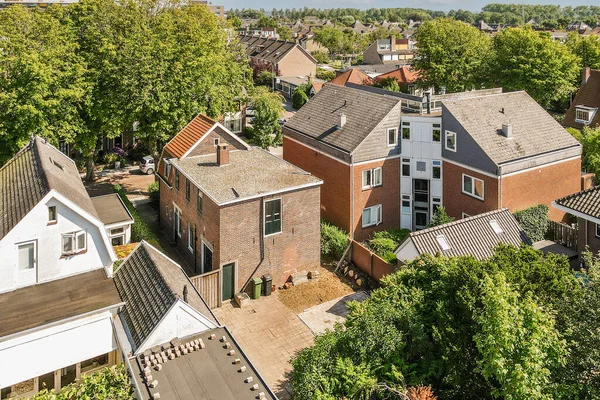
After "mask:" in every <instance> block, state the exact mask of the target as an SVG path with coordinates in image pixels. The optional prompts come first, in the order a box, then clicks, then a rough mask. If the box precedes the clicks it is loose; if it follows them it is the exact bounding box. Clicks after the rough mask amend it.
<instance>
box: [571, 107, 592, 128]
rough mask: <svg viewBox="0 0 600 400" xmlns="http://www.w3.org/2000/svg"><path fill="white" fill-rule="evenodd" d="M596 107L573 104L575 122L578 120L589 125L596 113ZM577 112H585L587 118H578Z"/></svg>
mask: <svg viewBox="0 0 600 400" xmlns="http://www.w3.org/2000/svg"><path fill="white" fill-rule="evenodd" d="M596 110H597V109H596V108H591V107H582V106H575V122H578V123H580V124H584V125H589V124H590V123H591V122H592V120H593V119H594V115H595V114H596ZM579 113H587V116H588V117H587V119H584V118H579V117H578V114H579Z"/></svg>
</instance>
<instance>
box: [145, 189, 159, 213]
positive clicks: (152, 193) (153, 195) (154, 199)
mask: <svg viewBox="0 0 600 400" xmlns="http://www.w3.org/2000/svg"><path fill="white" fill-rule="evenodd" d="M159 190H160V186H159V184H158V182H152V183H151V184H150V185H148V196H149V197H150V204H152V207H154V209H156V210H158V207H159V206H160V191H159Z"/></svg>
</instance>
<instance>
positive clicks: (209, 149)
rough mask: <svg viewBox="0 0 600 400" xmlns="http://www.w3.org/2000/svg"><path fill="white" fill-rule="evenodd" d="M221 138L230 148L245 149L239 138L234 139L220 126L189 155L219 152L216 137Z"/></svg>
mask: <svg viewBox="0 0 600 400" xmlns="http://www.w3.org/2000/svg"><path fill="white" fill-rule="evenodd" d="M217 138H218V139H219V141H220V143H221V144H228V145H229V146H228V148H229V150H236V149H240V150H241V149H244V146H242V145H241V144H240V143H239V142H238V141H237V140H234V139H233V138H232V137H231V135H229V134H227V133H226V132H225V131H223V130H221V129H220V128H218V127H217V128H215V130H213V131H212V132H211V133H209V134H208V135H207V137H205V138H204V139H203V140H202V141H201V142H200V143H199V144H198V146H196V148H194V150H192V152H191V153H190V154H189V155H188V157H193V156H199V155H203V154H214V153H216V152H217V147H216V146H215V139H217Z"/></svg>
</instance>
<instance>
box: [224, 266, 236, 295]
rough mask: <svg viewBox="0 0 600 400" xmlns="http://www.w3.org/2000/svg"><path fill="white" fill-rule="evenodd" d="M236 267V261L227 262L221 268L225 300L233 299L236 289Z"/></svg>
mask: <svg viewBox="0 0 600 400" xmlns="http://www.w3.org/2000/svg"><path fill="white" fill-rule="evenodd" d="M234 269H235V263H231V264H225V265H223V267H222V268H221V281H222V282H223V283H222V287H223V300H231V299H233V293H234V291H235V289H234V286H235V285H234V281H233V279H234Z"/></svg>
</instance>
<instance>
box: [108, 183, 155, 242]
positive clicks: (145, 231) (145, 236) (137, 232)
mask: <svg viewBox="0 0 600 400" xmlns="http://www.w3.org/2000/svg"><path fill="white" fill-rule="evenodd" d="M113 190H114V191H115V193H117V194H118V195H119V197H120V198H121V200H123V203H124V204H125V207H127V209H128V210H129V213H130V214H131V216H132V217H133V225H132V226H131V241H132V242H140V241H142V240H145V241H147V242H150V243H151V244H152V245H155V244H157V243H158V237H157V236H156V234H155V233H154V232H153V231H152V229H150V227H149V226H148V224H147V223H146V221H144V220H143V219H142V217H141V216H140V214H139V213H138V212H137V210H136V209H135V207H134V206H133V204H132V203H131V201H129V199H128V198H127V195H126V194H125V191H124V190H123V188H122V187H121V185H114V186H113Z"/></svg>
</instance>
